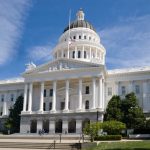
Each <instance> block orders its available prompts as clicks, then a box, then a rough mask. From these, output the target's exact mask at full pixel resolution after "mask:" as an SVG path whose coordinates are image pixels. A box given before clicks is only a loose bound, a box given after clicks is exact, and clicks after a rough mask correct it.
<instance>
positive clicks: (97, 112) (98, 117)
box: [96, 108, 99, 122]
mask: <svg viewBox="0 0 150 150" xmlns="http://www.w3.org/2000/svg"><path fill="white" fill-rule="evenodd" d="M96 109H97V122H98V118H99V111H98V108H96Z"/></svg>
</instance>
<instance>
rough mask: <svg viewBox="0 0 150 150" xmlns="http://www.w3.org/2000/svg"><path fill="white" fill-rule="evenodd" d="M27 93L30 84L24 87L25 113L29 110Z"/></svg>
mask: <svg viewBox="0 0 150 150" xmlns="http://www.w3.org/2000/svg"><path fill="white" fill-rule="evenodd" d="M27 92H28V84H27V83H26V84H25V87H24V101H23V111H24V112H25V111H26V110H27V108H26V106H27Z"/></svg>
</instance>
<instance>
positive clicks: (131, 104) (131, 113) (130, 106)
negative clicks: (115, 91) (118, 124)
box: [121, 93, 145, 129]
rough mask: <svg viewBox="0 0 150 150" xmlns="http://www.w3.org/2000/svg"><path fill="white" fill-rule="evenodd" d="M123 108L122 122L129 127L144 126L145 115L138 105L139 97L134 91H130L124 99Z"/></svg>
mask: <svg viewBox="0 0 150 150" xmlns="http://www.w3.org/2000/svg"><path fill="white" fill-rule="evenodd" d="M121 107H122V108H121V110H122V111H123V117H122V122H124V123H125V124H126V126H127V128H133V129H139V128H144V124H145V122H144V121H145V116H144V113H143V111H142V109H141V107H140V106H139V105H138V102H137V98H136V96H135V94H134V93H129V94H127V95H126V96H125V99H124V100H122V106H121Z"/></svg>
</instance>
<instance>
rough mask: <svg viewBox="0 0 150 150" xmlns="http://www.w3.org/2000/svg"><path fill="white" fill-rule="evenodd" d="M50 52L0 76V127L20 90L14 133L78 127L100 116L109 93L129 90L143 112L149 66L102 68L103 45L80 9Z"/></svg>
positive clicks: (148, 108) (149, 88)
mask: <svg viewBox="0 0 150 150" xmlns="http://www.w3.org/2000/svg"><path fill="white" fill-rule="evenodd" d="M52 52H53V53H52V54H53V60H52V61H49V62H47V63H45V64H42V65H40V66H36V65H35V64H33V63H30V64H28V66H27V68H26V70H25V72H24V73H23V74H22V77H21V78H16V79H10V80H4V81H0V114H1V128H2V124H3V120H4V119H5V118H7V116H8V114H9V108H10V107H12V106H13V104H14V103H15V100H16V98H17V97H18V96H19V95H23V96H24V104H23V110H22V112H21V125H20V133H38V131H39V130H42V129H44V130H45V132H48V133H50V134H54V133H82V129H83V127H84V126H85V124H86V123H88V122H90V121H103V115H104V111H105V109H106V107H107V103H108V101H109V100H110V99H111V97H112V96H113V95H120V96H121V97H124V96H125V95H126V94H128V93H130V92H135V94H136V96H137V98H138V100H139V105H140V106H141V107H142V108H143V111H144V113H145V114H147V116H148V115H149V113H150V67H141V68H130V69H115V70H107V69H106V66H105V55H106V50H105V48H104V47H103V45H102V44H101V41H100V37H99V35H98V34H97V33H96V31H95V29H94V28H93V26H92V25H91V24H90V23H89V22H87V21H85V19H84V12H83V11H82V10H79V11H78V12H77V19H76V20H75V21H73V22H72V23H71V24H70V25H69V26H68V27H66V28H65V29H64V32H63V34H62V35H61V36H60V38H59V40H58V44H57V45H56V47H55V48H54V49H53V51H52Z"/></svg>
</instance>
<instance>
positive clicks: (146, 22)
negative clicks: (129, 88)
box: [99, 15, 150, 68]
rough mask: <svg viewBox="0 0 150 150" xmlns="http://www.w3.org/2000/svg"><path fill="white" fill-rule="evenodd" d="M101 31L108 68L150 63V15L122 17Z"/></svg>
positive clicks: (147, 64)
mask: <svg viewBox="0 0 150 150" xmlns="http://www.w3.org/2000/svg"><path fill="white" fill-rule="evenodd" d="M99 33H100V37H101V41H102V44H104V46H105V48H106V53H107V55H106V63H107V66H108V68H121V67H123V68H125V67H135V66H149V65H150V15H145V16H141V17H133V18H128V19H122V20H121V21H120V22H119V24H118V25H115V26H113V27H110V28H105V29H103V30H101V31H100V32H99Z"/></svg>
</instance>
